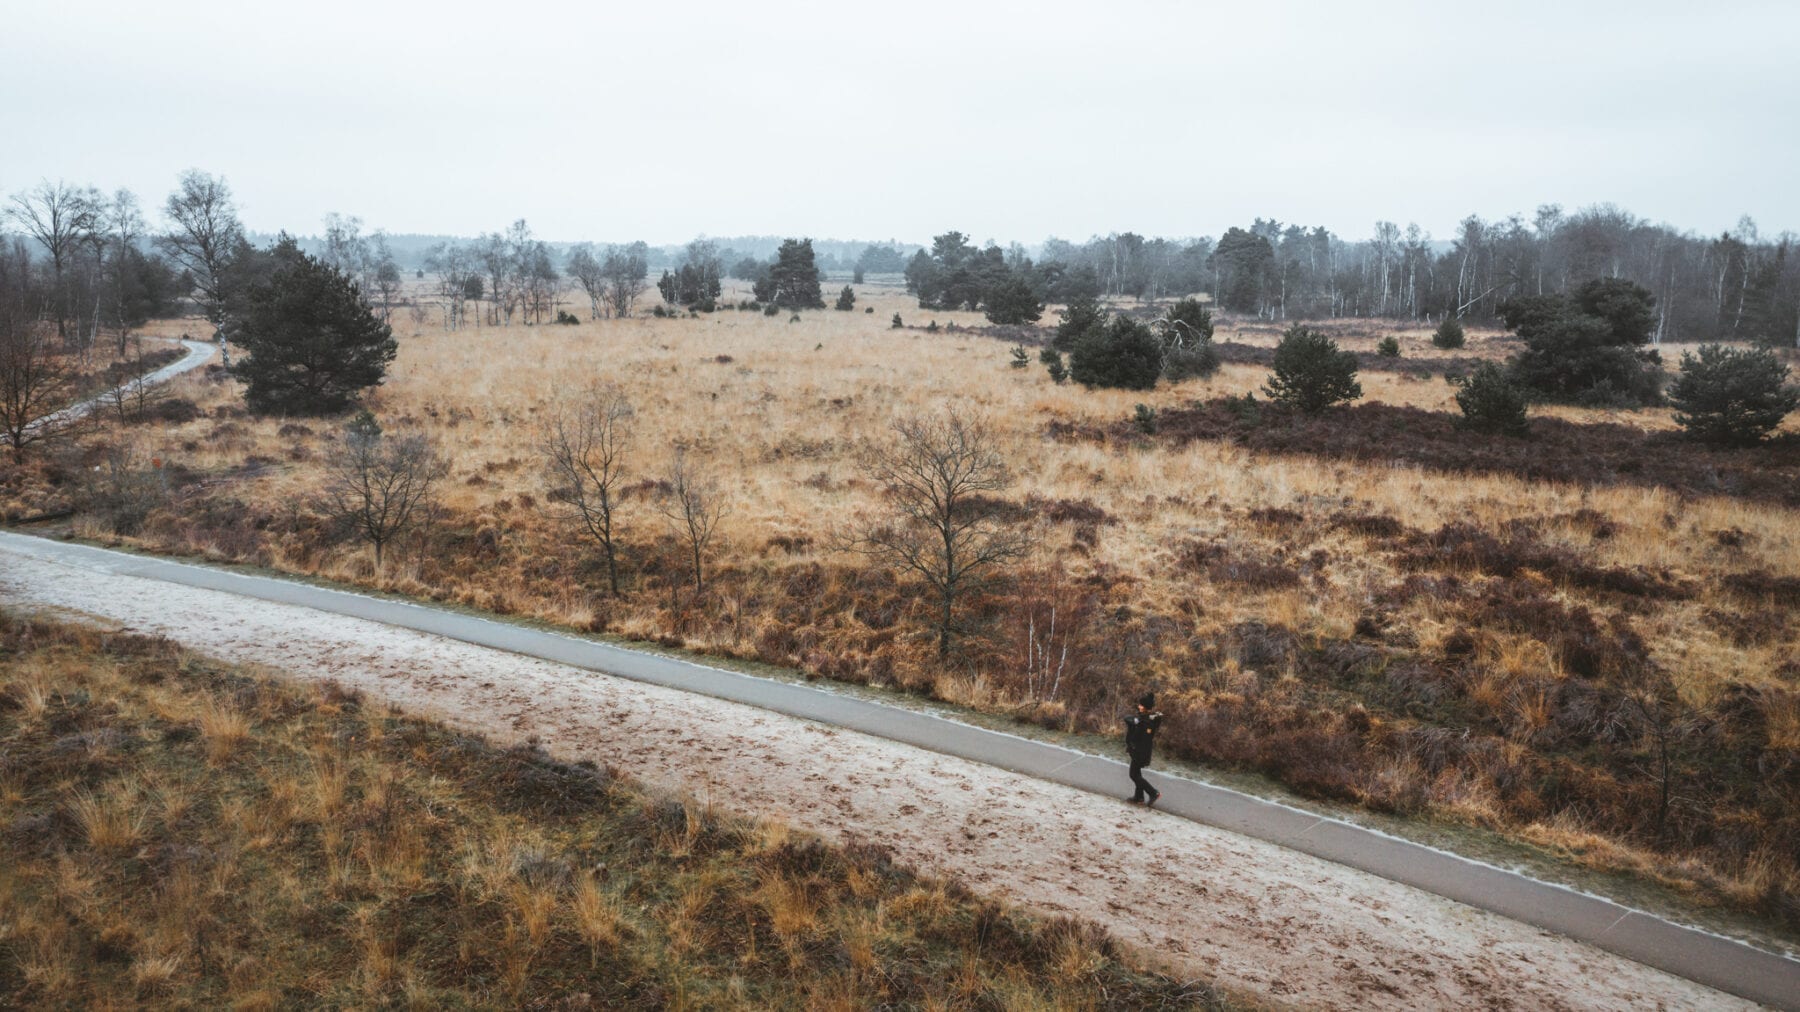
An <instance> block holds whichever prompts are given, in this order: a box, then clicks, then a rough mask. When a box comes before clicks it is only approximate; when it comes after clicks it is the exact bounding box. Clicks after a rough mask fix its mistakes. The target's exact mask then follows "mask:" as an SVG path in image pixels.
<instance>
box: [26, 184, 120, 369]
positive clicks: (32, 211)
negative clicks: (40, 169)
mask: <svg viewBox="0 0 1800 1012" xmlns="http://www.w3.org/2000/svg"><path fill="white" fill-rule="evenodd" d="M105 207H106V200H105V198H104V197H102V196H101V195H100V191H98V190H95V189H94V188H92V187H88V188H87V189H79V188H76V187H73V186H70V185H69V184H67V183H65V182H63V181H61V180H57V181H56V182H54V183H52V182H50V181H49V180H45V181H43V182H41V183H39V184H38V185H37V186H36V187H34V188H32V189H30V190H27V191H26V192H24V193H18V194H14V195H13V198H12V206H11V207H9V208H7V215H8V217H11V218H12V219H13V220H14V221H16V222H18V223H19V227H20V228H22V229H24V230H25V234H26V235H29V236H31V238H33V239H36V240H37V241H38V245H40V246H42V247H44V252H45V253H47V254H49V256H50V272H51V293H50V296H51V297H50V312H51V314H52V315H53V316H54V317H55V319H56V336H57V337H58V338H60V339H62V341H63V342H64V343H65V344H66V343H67V342H68V340H69V332H68V319H69V315H70V312H71V310H70V305H69V302H70V299H69V291H68V284H67V278H66V277H65V275H66V274H67V272H68V270H69V268H70V267H71V266H73V265H74V262H75V258H76V257H77V256H78V255H79V254H80V252H81V251H82V249H83V248H84V247H89V246H92V245H94V243H95V239H96V237H98V236H99V235H100V232H101V230H102V228H103V227H104V224H103V221H102V219H103V217H104V215H105Z"/></svg>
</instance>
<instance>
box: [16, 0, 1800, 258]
mask: <svg viewBox="0 0 1800 1012" xmlns="http://www.w3.org/2000/svg"><path fill="white" fill-rule="evenodd" d="M8 7H9V10H8V11H7V13H6V16H5V22H6V25H5V30H4V32H0V99H3V100H0V192H4V193H6V194H11V193H14V192H17V191H19V190H21V189H23V188H25V187H27V186H30V185H32V184H34V183H36V182H37V181H38V180H39V179H40V178H50V179H57V178H61V179H65V180H67V181H69V182H71V183H80V184H90V183H91V184H93V185H96V186H99V187H101V188H103V189H106V190H109V191H110V190H112V189H114V188H116V187H120V186H124V187H129V188H131V189H133V190H135V191H137V192H138V194H139V196H140V197H141V198H142V199H143V200H144V203H145V204H146V205H147V206H148V207H152V208H156V207H160V205H161V203H162V201H163V199H164V197H166V195H167V194H168V192H169V190H170V189H171V188H172V187H173V185H174V182H175V177H176V174H177V173H178V172H180V171H181V170H183V169H186V168H189V167H196V168H200V169H203V170H205V171H208V172H211V173H215V174H220V175H223V176H225V177H226V179H227V180H228V181H229V183H230V185H231V187H232V189H233V190H234V192H235V193H236V195H237V199H238V202H239V205H240V209H241V212H242V217H243V219H244V221H245V223H246V224H247V225H248V226H249V227H251V228H253V229H257V230H264V231H273V230H276V229H288V230H290V231H294V232H300V233H307V232H313V231H316V230H317V229H318V223H319V219H320V217H321V216H322V215H324V214H325V213H326V212H328V211H340V212H343V213H347V214H355V215H358V216H360V217H362V218H363V219H364V220H365V222H367V223H368V225H369V227H380V228H385V229H387V230H388V231H390V232H443V233H457V234H474V233H477V232H481V231H487V230H494V229H500V228H503V227H504V226H505V225H506V224H507V223H508V222H510V221H512V220H513V219H515V218H519V217H524V218H527V219H528V220H529V221H530V223H531V225H532V227H533V228H534V230H535V231H536V232H537V233H538V234H539V235H540V236H543V237H545V238H550V239H597V240H609V241H617V240H628V239H635V238H643V239H647V240H650V241H651V242H656V243H663V242H677V241H683V240H686V239H688V238H691V237H693V236H694V235H696V234H698V233H702V232H704V233H708V234H712V235H734V234H742V233H758V234H760V233H773V234H788V235H812V236H817V237H821V238H841V239H849V238H864V239H872V238H887V237H896V238H900V239H905V240H913V241H920V240H925V239H928V238H929V237H930V236H931V235H932V234H934V233H937V232H941V231H944V230H946V229H951V228H955V229H960V230H962V231H964V232H968V233H970V234H972V235H974V236H975V237H977V238H979V239H987V238H993V239H997V240H1000V241H1002V242H1005V241H1007V240H1013V239H1016V240H1020V241H1023V242H1027V243H1034V242H1037V241H1040V240H1042V239H1043V238H1044V237H1045V236H1048V235H1057V236H1061V237H1064V238H1071V239H1082V238H1086V237H1087V236H1089V235H1092V234H1096V233H1106V232H1111V231H1124V230H1134V231H1138V232H1141V233H1146V234H1153V235H1169V236H1186V235H1217V234H1218V233H1220V232H1221V231H1223V230H1224V229H1225V228H1226V227H1228V226H1230V225H1233V224H1247V223H1248V222H1249V221H1250V219H1252V218H1254V217H1256V216H1259V215H1261V216H1264V217H1274V218H1276V219H1279V220H1281V221H1283V222H1299V223H1303V224H1308V225H1312V224H1323V225H1326V226H1327V227H1329V228H1331V229H1332V230H1334V231H1336V232H1337V233H1339V234H1340V235H1342V236H1344V237H1346V238H1352V239H1357V238H1363V237H1365V236H1367V235H1368V233H1369V232H1370V230H1371V226H1372V223H1373V222H1374V221H1376V220H1377V219H1383V218H1385V219H1391V220H1394V221H1397V222H1399V223H1401V224H1402V225H1404V224H1406V223H1407V222H1411V221H1416V222H1418V223H1419V225H1421V226H1422V227H1424V228H1426V229H1429V230H1430V231H1431V232H1432V233H1433V235H1435V236H1437V237H1440V238H1446V237H1448V236H1449V235H1450V233H1451V231H1452V229H1453V228H1454V226H1455V223H1456V222H1457V220H1459V219H1460V218H1462V217H1463V216H1465V215H1467V214H1469V213H1478V214H1481V215H1482V216H1483V217H1488V218H1494V217H1503V216H1505V215H1507V214H1509V213H1513V212H1519V213H1523V214H1525V215H1526V216H1527V217H1528V218H1529V216H1530V214H1531V212H1532V210H1533V209H1534V208H1535V207H1536V206H1537V205H1538V204H1540V203H1546V202H1558V203H1561V204H1563V205H1564V206H1565V207H1566V208H1569V209H1574V208H1576V207H1579V206H1582V205H1585V204H1590V203H1595V202H1601V201H1611V202H1614V203H1617V204H1619V205H1620V206H1622V207H1624V208H1626V209H1627V210H1630V211H1632V212H1634V213H1636V214H1638V215H1640V216H1643V217H1646V218H1651V219H1654V220H1658V221H1667V222H1669V223H1672V224H1674V225H1676V226H1678V227H1681V228H1684V229H1691V230H1694V231H1698V232H1717V231H1719V230H1721V229H1725V228H1728V227H1731V226H1732V225H1733V224H1734V223H1735V222H1736V221H1737V219H1738V216H1739V215H1741V214H1749V215H1751V216H1753V217H1754V218H1755V219H1756V221H1757V223H1758V224H1759V225H1760V226H1761V228H1762V231H1763V232H1764V234H1773V233H1776V232H1779V231H1782V230H1783V229H1794V230H1800V185H1796V180H1797V179H1800V97H1797V96H1800V49H1797V48H1796V42H1797V40H1800V2H1795V0H1779V2H1752V0H1710V2H1706V3H1695V2H1692V0H1683V2H1679V3H1677V2H1661V0H1638V2H1630V3H1625V2H1618V3H1615V2H1585V0H1556V2H1529V3H1509V2H1504V0H1497V2H1492V3H1484V4H1480V5H1469V4H1459V3H1451V2H1443V0H1436V2H1417V3H1414V2H1394V0H1381V2H1374V0H1361V2H1323V0H1321V2H1316V3H1298V2H1266V0H1258V2H1252V0H1235V2H1232V3H1212V2H1175V0H1134V2H1118V0H1115V2H1113V3H1108V4H1102V3H1097V2H1094V0H1077V2H1055V0H1039V2H1022V3H997V2H996V3H989V2H983V0H959V2H950V3H938V2H895V3H891V4H871V3H836V4H802V3H791V2H786V0H782V2H771V0H750V2H745V3H742V4H733V5H726V4H715V3H710V2H694V0H690V2H686V3H654V2H638V3H632V4H629V5H616V4H613V3H607V2H603V0H583V2H574V3H557V2H548V0H512V2H504V3H502V2H489V3H483V4H464V3H458V2H436V3H412V4H389V3H383V2H380V0H361V2H353V3H345V2H339V0H302V2H284V3H279V4H261V3H245V2H242V0H233V2H229V3H214V2H195V0H174V2H172V3H164V4H145V3H142V2H141V0H133V2H129V3H113V2H106V3H101V2H83V0H54V2H52V0H36V2H22V3H17V4H9V5H8Z"/></svg>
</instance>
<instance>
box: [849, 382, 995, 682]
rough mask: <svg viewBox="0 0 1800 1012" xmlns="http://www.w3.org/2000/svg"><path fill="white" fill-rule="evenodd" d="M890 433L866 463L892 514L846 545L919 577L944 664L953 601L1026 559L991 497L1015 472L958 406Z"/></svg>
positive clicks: (952, 630)
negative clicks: (928, 596)
mask: <svg viewBox="0 0 1800 1012" xmlns="http://www.w3.org/2000/svg"><path fill="white" fill-rule="evenodd" d="M894 435H895V437H896V438H895V440H894V442H893V443H892V444H891V445H889V446H886V447H883V448H880V449H878V450H876V451H875V452H873V453H872V454H871V455H870V456H869V457H868V458H867V459H866V460H865V461H864V464H863V470H864V472H865V473H867V474H868V476H869V477H870V478H871V479H873V480H874V481H875V482H877V483H878V484H879V485H880V486H881V487H882V488H883V489H884V490H885V491H886V495H887V503H888V513H887V515H886V516H884V517H881V518H879V519H877V520H875V521H874V522H872V523H870V524H869V525H868V526H867V527H866V529H864V530H861V531H858V532H855V533H853V534H851V535H849V536H847V537H845V538H844V539H843V541H842V543H843V545H844V547H846V548H849V549H851V550H852V551H859V552H862V553H864V554H867V555H870V556H872V557H875V558H878V559H881V560H883V561H885V562H886V563H888V564H889V565H890V566H892V567H893V568H895V569H898V570H901V571H904V572H911V573H913V574H915V575H917V576H918V577H919V578H920V579H922V580H924V581H925V583H926V585H927V586H929V587H930V588H931V591H932V594H933V596H934V597H935V598H936V602H937V616H936V618H935V619H934V620H933V622H932V626H933V628H934V629H935V630H936V632H937V641H938V659H939V660H943V659H946V658H948V657H949V656H950V641H951V638H952V637H953V636H954V635H955V634H956V633H957V632H959V631H960V630H959V628H958V624H957V619H956V610H957V606H958V604H959V603H960V602H961V601H962V600H964V599H965V598H966V597H967V596H968V595H969V594H970V593H971V592H973V591H975V590H977V589H979V588H980V587H982V586H984V585H985V584H986V583H987V582H988V581H989V580H990V579H991V578H992V574H993V571H994V570H995V569H996V568H997V567H998V566H999V564H1000V563H1003V562H1006V561H1009V560H1011V559H1016V558H1019V557H1020V556H1022V555H1024V554H1025V552H1026V550H1027V548H1028V546H1029V541H1028V540H1027V537H1026V535H1025V533H1024V532H1023V531H1022V530H1020V529H1019V528H1018V526H1017V525H1016V524H1015V523H1013V522H1012V520H1011V519H1010V518H1009V516H1008V515H1007V514H1008V511H1007V509H1006V504H1005V503H1003V502H1001V501H999V500H997V499H995V498H994V493H999V492H1004V491H1005V490H1006V489H1008V488H1010V487H1011V486H1012V474H1011V472H1010V470H1009V469H1008V468H1007V466H1006V460H1005V458H1004V457H1002V456H1001V455H1000V451H999V450H997V449H996V448H995V447H994V439H993V435H992V432H991V431H990V430H989V428H988V426H987V424H986V423H985V422H984V421H983V420H982V419H980V418H977V417H968V416H964V415H962V414H960V413H959V412H956V411H954V410H953V411H950V412H948V413H947V414H945V415H944V416H942V417H940V418H918V417H915V418H906V419H902V420H900V421H898V422H896V423H895V424H894Z"/></svg>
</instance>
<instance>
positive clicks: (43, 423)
mask: <svg viewBox="0 0 1800 1012" xmlns="http://www.w3.org/2000/svg"><path fill="white" fill-rule="evenodd" d="M10 310H11V307H0V435H3V436H4V437H5V439H6V442H7V443H8V444H9V445H10V446H11V447H12V459H13V463H14V464H20V463H23V462H24V460H25V448H26V447H27V446H30V445H31V444H33V443H39V442H43V441H45V440H48V439H51V438H54V437H56V436H60V435H62V434H64V432H65V431H66V430H67V426H65V425H60V424H57V423H56V421H55V420H54V419H53V418H50V417H47V416H50V415H52V414H53V413H54V412H55V411H56V410H57V409H59V408H62V407H64V406H65V405H66V404H67V401H68V399H69V397H70V396H72V395H73V393H74V390H75V375H74V372H73V370H72V369H71V367H70V366H69V364H68V360H67V359H65V358H64V357H63V356H61V355H58V354H57V353H56V349H54V348H52V347H51V342H50V334H49V331H48V329H47V328H46V327H45V326H44V325H43V324H42V323H41V322H40V321H38V320H37V319H35V318H32V317H29V316H23V315H22V314H20V315H15V314H14V313H13V312H11V311H10Z"/></svg>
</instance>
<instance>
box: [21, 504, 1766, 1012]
mask: <svg viewBox="0 0 1800 1012" xmlns="http://www.w3.org/2000/svg"><path fill="white" fill-rule="evenodd" d="M9 554H11V555H17V556H27V557H31V558H36V559H41V560H45V561H52V562H56V563H60V564H64V565H71V566H78V567H81V568H83V569H89V570H99V571H103V572H110V573H117V574H120V575H124V576H132V577H138V578H145V579H153V580H162V581H166V582H169V583H173V584H179V585H183V586H189V587H200V588H204V589H208V590H214V591H220V592H224V593H229V594H237V595H242V596H245V597H250V598H256V599H260V600H265V601H274V602H277V603H282V604H289V605H297V606H301V607H307V608H313V609H317V610H320V611H324V612H329V613H333V614H339V615H347V616H352V617H355V618H361V619H365V620H370V621H375V622H380V623H384V624H388V625H392V626H397V627H401V628H406V629H411V630H415V631H417V632H423V633H430V634H435V635H439V636H444V637H447V638H450V639H455V640H460V641H463V642H467V643H473V644H476V645H479V646H485V647H490V648H494V649H499V650H505V651H509V652H512V653H517V654H522V655H525V656H529V657H536V658H540V659H543V660H546V661H551V662H555V663H559V664H566V665H571V666H574V667H580V668H585V669H588V670H593V671H600V672H604V673H607V674H610V675H615V676H618V677H622V678H628V679H633V680H637V681H643V682H649V683H653V684H657V685H663V686H668V687H671V688H676V689H681V690H685V691H689V692H696V693H702V694H705V695H709V696H714V697H717V698H721V699H728V700H733V701H736V702H740V703H745V704H749V705H752V706H756V707H760V708H763V709H767V710H772V711H775V712H778V713H783V714H788V715H791V716H795V717H801V718H805V719H808V720H814V721H818V722H821V723H825V724H831V725H836V726H840V727H845V728H850V729H853V730H857V731H861V732H864V733H867V734H871V735H875V736H879V737H882V738H887V739H890V740H893V741H898V742H903V743H906V744H909V745H914V746H918V747H921V748H925V749H930V750H932V751H936V752H940V753H944V754H948V755H953V756H958V757H961V758H964V759H969V760H973V761H977V762H982V763H986V764H989V765H993V766H997V767H1001V768H1004V769H1007V770H1010V771H1013V772H1016V773H1022V774H1025V775H1028V776H1032V777H1036V778H1040V779H1043V780H1046V781H1050V782H1053V783H1059V784H1064V785H1067V786H1070V787H1074V788H1077V789H1080V790H1085V791H1091V792H1095V793H1098V794H1103V795H1108V796H1111V795H1115V794H1117V792H1118V786H1119V784H1120V783H1122V782H1124V779H1125V777H1124V770H1123V767H1122V764H1120V763H1118V762H1116V761H1114V760H1110V759H1105V758H1101V757H1099V756H1094V755H1090V754H1088V753H1084V752H1078V751H1075V750H1072V749H1068V748H1064V747H1062V746H1058V745H1054V744H1049V743H1046V742H1040V741H1032V740H1028V739H1025V738H1020V737H1017V736H1014V735H1009V734H1005V733H1003V732H998V731H991V730H986V729H983V728H977V727H971V726H969V725H966V724H962V723H958V722H956V721H953V720H948V719H945V718H942V717H937V716H933V715H930V714H924V713H918V712H915V711H912V710H907V709H903V708H900V707H896V706H890V705H885V704H882V703H879V702H874V701H870V700H866V699H859V698H853V697H849V696H845V695H843V694H840V693H835V692H830V691H826V690H821V689H819V688H815V687H811V686H807V685H803V684H794V683H789V682H780V681H774V680H770V679H766V678H758V677H755V676H752V675H746V674H742V673H739V672H733V671H726V670H722V669H719V668H712V667H708V666H706V665H703V664H697V663H693V662H691V661H686V660H682V659H679V658H674V657H667V656H662V655H659V654H651V653H642V652H638V651H634V650H629V649H626V648H623V647H618V646H613V645H611V644H606V643H599V642H595V641H592V640H587V639H583V638H580V637H577V636H573V635H565V634H560V633H555V632H548V631H543V630H538V629H531V628H526V627H522V626H516V625H511V624H508V623H504V622H498V621H494V620H490V619H483V618H479V617H475V616H470V615H466V614H460V613H457V612H452V611H447V610H444V609H440V608H435V607H430V606H426V605H421V604H413V603H409V602H404V601H395V600H388V599H382V598H375V597H369V596H365V595H362V594H357V593H352V592H347V591H339V590H330V589H326V588H322V587H316V586H311V585H308V584H303V583H299V582H296V581H291V580H283V579H278V578H271V577H261V576H252V575H247V574H242V573H233V572H227V571H224V570H220V569H213V568H210V567H205V566H196V565H190V564H186V563H180V562H174V561H170V560H166V559H157V558H151V557H146V556H138V555H131V554H127V553H123V552H113V551H107V550H105V549H98V548H91V547H87V546H84V545H75V544H69V543H66V542H56V541H48V540H45V539H42V538H35V537H30V536H25V535H19V534H12V533H6V532H0V567H3V566H4V565H5V562H6V558H7V556H8V555H9ZM1159 783H1161V784H1162V785H1164V790H1163V800H1162V803H1161V804H1160V806H1159V807H1160V808H1161V809H1162V810H1164V811H1166V812H1168V813H1171V814H1174V815H1179V816H1182V817H1185V818H1189V819H1192V820H1194V821H1196V822H1200V823H1204V824H1207V825H1211V826H1215V827H1218V828H1221V829H1225V830H1229V831H1231V832H1235V833H1239V834H1242V835H1244V836H1248V837H1252V838H1255V839H1260V840H1265V841H1268V842H1270V843H1274V844H1277V845H1280V846H1283V847H1288V848H1291V849H1293V850H1297V851H1301V852H1304V853H1307V854H1311V855H1314V856H1316V857H1319V858H1323V859H1325V860H1328V861H1333V862H1337V863H1339V864H1343V865H1347V866H1349V867H1352V868H1356V869H1359V870H1362V871H1365V872H1369V873H1372V874H1375V875H1379V876H1382V877H1384V878H1387V879H1390V880H1393V881H1395V882H1400V883H1404V884H1406V885H1410V886H1413V887H1416V888H1420V889H1424V890H1426V891H1429V892H1432V893H1436V894H1438V895H1440V896H1444V897H1447V898H1450V899H1453V900H1457V901H1459V902H1462V903H1466V904H1468V905H1470V906H1473V907H1478V908H1480V909H1483V910H1488V911H1492V912H1494V913H1498V914H1501V915H1503V916H1506V917H1510V918H1512V919H1515V920H1518V921H1522V922H1524V923H1526V924H1530V925H1533V926H1536V927H1540V928H1544V929H1546V930H1550V931H1554V932H1557V933H1559V934H1562V935H1566V936H1568V937H1570V938H1573V939H1577V940H1580V941H1583V942H1587V943H1589V944H1592V945H1594V946H1596V947H1598V948H1601V949H1604V950H1607V951H1609V952H1613V953H1615V954H1618V955H1621V956H1624V957H1626V958H1628V959H1632V960H1635V961H1637V962H1640V963H1644V964H1646V965H1649V966H1652V967H1656V968H1657V969H1661V970H1664V971H1667V972H1670V973H1674V974H1678V975H1680V976H1682V977H1686V978H1688V979H1690V980H1694V981H1697V982H1699V983H1702V984H1705V985H1708V986H1710V987H1714V988H1718V989H1719V990H1722V991H1726V992H1729V993H1731V994H1735V995H1738V996H1740V997H1744V998H1748V999H1751V1000H1753V1001H1758V1002H1762V1003H1765V1004H1768V1005H1773V1006H1776V1007H1782V1008H1795V1009H1800V961H1796V960H1794V959H1790V958H1787V957H1785V956H1782V955H1778V954H1775V953H1771V952H1766V951H1764V950H1761V949H1758V948H1755V947H1753V946H1750V945H1747V944H1744V943H1742V942H1738V941H1735V940H1732V939H1728V938H1723V937H1720V936H1718V935H1714V934H1711V933H1709V932H1706V931H1702V930H1698V929H1694V928H1689V927H1685V926H1682V925H1679V924H1675V923H1672V922H1670V921H1667V920H1664V919H1662V918H1660V917H1656V916H1654V915H1651V914H1647V913H1644V912H1641V911H1637V910H1633V909H1630V908H1628V907H1624V906H1621V905H1619V904H1617V903H1614V902H1612V901H1610V900H1606V899H1602V898H1599V897H1595V896H1589V895H1586V894H1583V893H1579V892H1575V891H1573V890H1570V889H1567V888H1564V887H1561V886H1556V885H1551V884H1547V883H1543V882H1539V881H1536V880H1534V879H1531V878H1528V877H1525V876H1523V875H1520V874H1517V873H1514V872H1509V871H1506V870H1503V869H1500V868H1496V867H1493V866H1491V865H1487V864H1482V863H1480V862H1476V861H1470V860H1467V859H1465V858H1461V857H1458V856H1455V855H1453V854H1447V853H1444V852H1442V851H1437V850H1433V849H1431V848H1428V847H1424V846H1420V845H1418V844H1415V843H1411V842H1408V841H1405V840H1400V839H1396V838H1393V837H1390V836H1387V835H1384V834H1382V833H1379V832H1375V831H1373V830H1369V829H1365V828H1362V827H1359V826H1356V825H1353V824H1350V823H1347V822H1343V821H1339V820H1336V819H1331V818H1322V817H1320V816H1318V815H1315V814H1313V813H1310V812H1304V811H1301V810H1299V809H1295V808H1292V807H1289V806H1286V805H1283V804H1280V803H1278V802H1273V801H1268V800H1265V799H1262V798H1256V797H1252V796H1249V795H1246V794H1242V793H1239V792H1237V791H1232V790H1229V789H1226V788H1221V787H1216V786H1213V785H1210V784H1206V783H1201V782H1198V781H1193V780H1187V779H1182V778H1178V777H1170V776H1167V775H1164V776H1162V777H1161V778H1160V779H1159Z"/></svg>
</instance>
